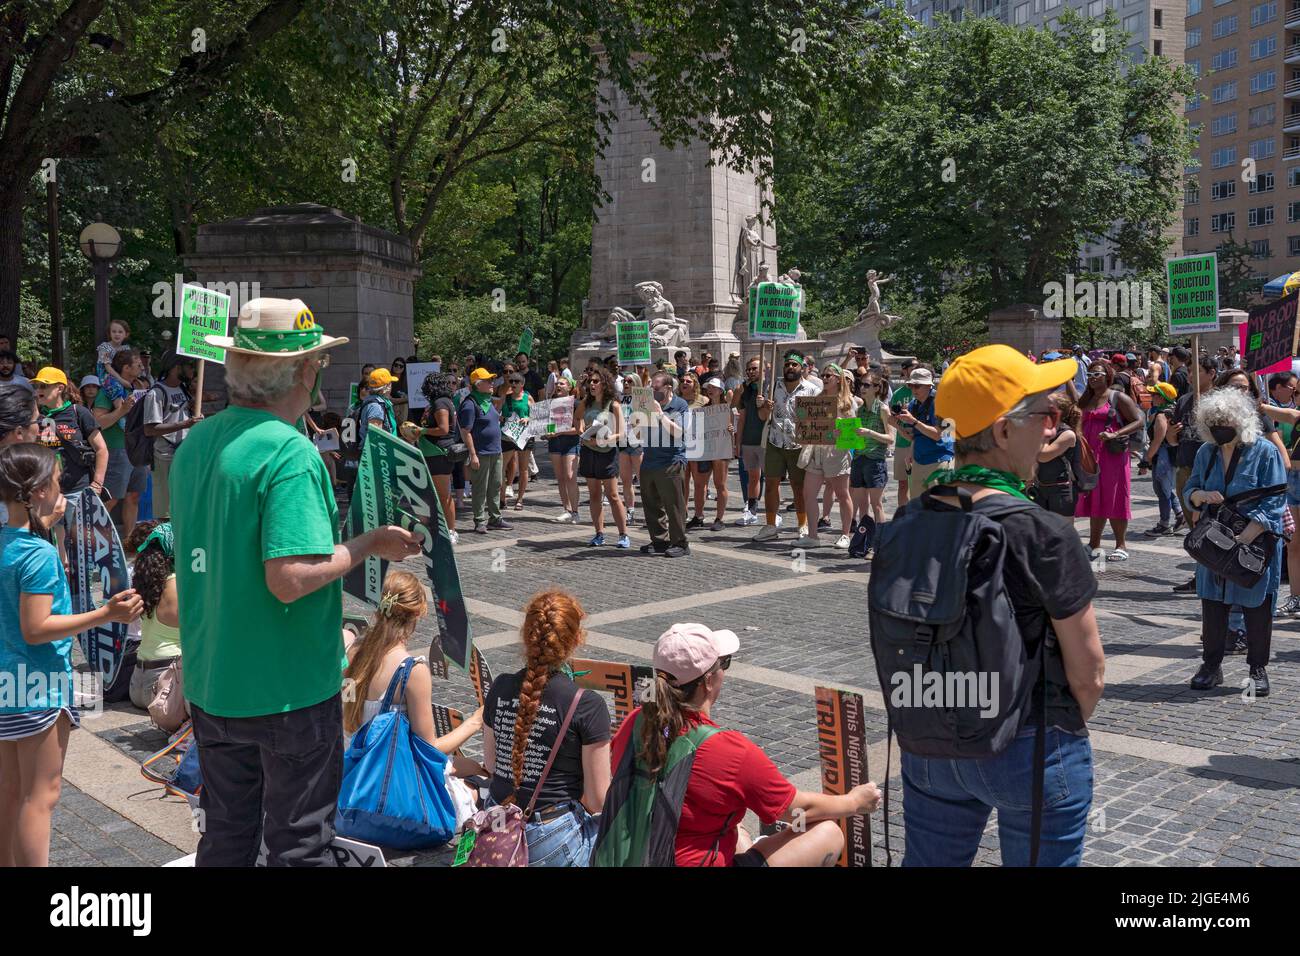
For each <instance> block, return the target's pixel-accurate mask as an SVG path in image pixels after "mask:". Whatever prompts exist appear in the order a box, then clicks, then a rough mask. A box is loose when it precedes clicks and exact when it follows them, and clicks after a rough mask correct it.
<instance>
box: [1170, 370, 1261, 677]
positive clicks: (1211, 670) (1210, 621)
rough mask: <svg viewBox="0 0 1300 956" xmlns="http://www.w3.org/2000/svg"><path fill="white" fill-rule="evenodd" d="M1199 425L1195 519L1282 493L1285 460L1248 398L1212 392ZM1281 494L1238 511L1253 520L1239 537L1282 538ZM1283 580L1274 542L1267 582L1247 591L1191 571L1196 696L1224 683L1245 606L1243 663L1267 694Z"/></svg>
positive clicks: (1192, 500)
mask: <svg viewBox="0 0 1300 956" xmlns="http://www.w3.org/2000/svg"><path fill="white" fill-rule="evenodd" d="M1196 427H1197V430H1198V432H1199V434H1201V435H1205V436H1208V437H1209V440H1208V441H1207V442H1206V443H1205V444H1204V445H1202V446H1201V448H1200V450H1199V451H1197V453H1196V462H1195V464H1194V465H1193V466H1192V474H1191V477H1190V478H1189V479H1188V481H1187V488H1186V492H1185V495H1184V500H1185V501H1186V502H1187V503H1188V505H1189V506H1190V507H1191V508H1192V509H1193V510H1194V511H1196V512H1198V513H1199V514H1204V513H1205V509H1206V508H1207V507H1208V506H1210V505H1217V504H1221V503H1222V502H1223V500H1224V498H1225V497H1229V496H1232V495H1239V494H1241V493H1243V492H1248V491H1255V490H1258V489H1263V488H1270V487H1274V486H1279V487H1281V488H1282V489H1283V491H1284V490H1285V485H1286V470H1285V467H1284V466H1283V463H1282V455H1281V453H1279V452H1278V450H1277V446H1276V445H1274V444H1273V443H1272V442H1271V441H1270V440H1268V439H1267V438H1266V437H1264V435H1263V431H1262V428H1261V426H1260V420H1259V412H1258V410H1257V409H1256V406H1255V403H1254V402H1253V401H1252V400H1251V398H1250V396H1249V395H1248V394H1246V393H1245V392H1243V391H1241V390H1240V389H1236V388H1231V387H1228V388H1216V389H1215V390H1214V391H1212V392H1210V393H1208V394H1206V395H1204V396H1202V398H1201V400H1200V402H1199V403H1198V406H1197V410H1196ZM1283 491H1279V492H1278V493H1277V494H1273V495H1269V496H1268V497H1265V498H1260V499H1257V500H1255V501H1251V502H1247V503H1244V504H1239V505H1236V506H1235V507H1236V510H1237V511H1238V512H1240V513H1241V515H1242V516H1243V517H1246V518H1248V519H1250V524H1248V525H1247V526H1246V528H1245V530H1244V531H1243V532H1242V533H1241V535H1239V538H1240V539H1241V540H1242V541H1247V542H1248V541H1253V540H1254V539H1255V538H1257V537H1258V536H1259V535H1260V534H1262V533H1264V532H1266V531H1268V532H1272V533H1273V534H1274V535H1278V536H1280V535H1281V534H1282V509H1283V508H1284V507H1285V501H1286V499H1285V497H1284V494H1283ZM1281 579H1282V542H1281V538H1280V537H1277V538H1275V539H1274V543H1273V546H1272V554H1271V555H1270V557H1269V562H1268V565H1267V567H1266V568H1265V570H1264V576H1263V577H1262V578H1261V579H1260V580H1259V581H1258V582H1257V583H1256V584H1255V586H1254V587H1250V588H1246V587H1242V586H1241V585H1239V584H1234V583H1233V582H1231V581H1229V580H1227V579H1226V578H1222V577H1219V576H1218V575H1216V574H1214V573H1213V572H1212V571H1210V569H1209V568H1207V567H1205V566H1203V565H1198V566H1197V568H1196V594H1197V596H1198V597H1199V598H1200V599H1201V634H1202V643H1203V645H1204V649H1203V651H1202V663H1201V667H1200V669H1199V670H1198V671H1197V672H1196V676H1195V677H1193V678H1192V683H1191V686H1192V689H1193V690H1210V689H1211V688H1213V687H1216V686H1218V685H1219V684H1222V683H1223V670H1222V667H1221V665H1222V662H1223V655H1224V652H1225V649H1226V645H1227V637H1228V612H1229V610H1230V609H1231V608H1232V606H1233V605H1237V606H1239V607H1241V608H1242V610H1243V611H1244V613H1245V619H1246V643H1247V650H1246V663H1247V665H1248V666H1249V667H1250V682H1249V683H1250V685H1251V687H1252V689H1253V693H1254V696H1256V697H1265V696H1267V695H1268V692H1269V685H1268V673H1267V671H1266V670H1265V668H1266V666H1267V665H1268V659H1269V650H1270V643H1271V641H1272V637H1273V605H1274V604H1275V602H1276V600H1277V591H1278V587H1279V585H1280V583H1281Z"/></svg>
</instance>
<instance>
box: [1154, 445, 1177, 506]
mask: <svg viewBox="0 0 1300 956" xmlns="http://www.w3.org/2000/svg"><path fill="white" fill-rule="evenodd" d="M1151 487H1152V489H1153V490H1154V491H1155V493H1156V504H1158V505H1159V506H1160V523H1161V524H1170V518H1171V517H1181V516H1182V513H1183V506H1182V504H1180V503H1179V501H1178V492H1177V491H1175V490H1174V466H1173V465H1171V464H1170V463H1169V455H1168V454H1166V453H1165V451H1164V450H1163V449H1162V450H1161V451H1160V453H1159V454H1158V455H1156V463H1155V465H1154V466H1153V467H1152V469H1151Z"/></svg>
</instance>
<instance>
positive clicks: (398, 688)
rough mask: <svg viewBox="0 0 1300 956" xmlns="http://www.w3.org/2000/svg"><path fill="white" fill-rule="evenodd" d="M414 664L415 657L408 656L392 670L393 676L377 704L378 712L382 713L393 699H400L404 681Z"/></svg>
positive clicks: (391, 703) (404, 690)
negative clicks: (400, 664) (382, 697)
mask: <svg viewBox="0 0 1300 956" xmlns="http://www.w3.org/2000/svg"><path fill="white" fill-rule="evenodd" d="M414 666H415V658H414V657H408V658H407V659H406V660H404V661H402V666H401V667H399V668H397V670H395V671H393V678H392V680H390V681H389V682H388V690H386V691H384V699H383V700H382V701H381V702H380V704H379V712H380V713H381V714H382V713H384V712H385V711H387V710H388V709H389V708H390V707H392V706H393V701H394V700H400V699H401V697H402V695H403V694H405V693H406V681H407V679H408V678H409V677H410V676H411V668H413V667H414Z"/></svg>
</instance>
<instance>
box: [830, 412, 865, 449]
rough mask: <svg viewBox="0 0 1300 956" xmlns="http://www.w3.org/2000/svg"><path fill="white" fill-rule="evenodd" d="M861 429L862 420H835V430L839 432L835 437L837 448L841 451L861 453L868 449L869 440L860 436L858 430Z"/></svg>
mask: <svg viewBox="0 0 1300 956" xmlns="http://www.w3.org/2000/svg"><path fill="white" fill-rule="evenodd" d="M861 427H862V419H860V418H837V419H835V429H836V431H838V432H839V434H838V435H836V436H835V447H836V448H838V449H840V450H841V451H861V450H862V449H864V448H866V447H867V440H866V439H865V438H864V437H862V436H861V435H859V434H858V429H859V428H861Z"/></svg>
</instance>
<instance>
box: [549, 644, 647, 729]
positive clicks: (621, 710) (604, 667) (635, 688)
mask: <svg viewBox="0 0 1300 956" xmlns="http://www.w3.org/2000/svg"><path fill="white" fill-rule="evenodd" d="M569 666H570V667H572V668H573V671H574V673H575V674H577V677H576V679H575V680H574V683H576V684H577V685H578V686H579V687H581V688H583V689H584V690H595V691H600V692H601V693H604V694H612V695H613V696H614V720H613V724H612V725H611V727H610V733H616V732H617V731H618V728H619V725H620V724H622V723H623V719H624V718H625V717H627V715H628V714H630V713H632V709H633V708H634V707H637V706H639V705H640V704H642V703H643V702H644V701H645V700H646V697H647V694H648V693H649V687H650V686H651V685H652V684H653V683H654V674H655V671H654V668H653V667H651V666H650V665H649V664H620V663H618V662H617V661H585V660H574V661H570V662H569ZM583 671H586V672H587V673H583Z"/></svg>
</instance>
